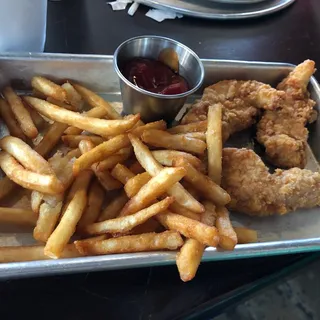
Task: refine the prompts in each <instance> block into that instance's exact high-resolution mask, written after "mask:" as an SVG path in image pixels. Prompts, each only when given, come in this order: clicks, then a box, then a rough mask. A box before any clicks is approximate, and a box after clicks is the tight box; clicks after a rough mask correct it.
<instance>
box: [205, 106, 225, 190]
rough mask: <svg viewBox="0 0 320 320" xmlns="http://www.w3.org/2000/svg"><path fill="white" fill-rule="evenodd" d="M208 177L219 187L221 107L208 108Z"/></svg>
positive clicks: (220, 168) (220, 169)
mask: <svg viewBox="0 0 320 320" xmlns="http://www.w3.org/2000/svg"><path fill="white" fill-rule="evenodd" d="M207 149H208V176H209V177H210V178H211V179H212V181H214V182H215V183H216V184H218V185H220V182H221V171H222V105H221V103H218V104H215V105H213V106H209V109H208V129H207Z"/></svg>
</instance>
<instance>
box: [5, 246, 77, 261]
mask: <svg viewBox="0 0 320 320" xmlns="http://www.w3.org/2000/svg"><path fill="white" fill-rule="evenodd" d="M43 250H44V246H24V247H20V246H19V247H18V246H17V247H0V263H8V262H22V261H36V260H48V259H49V258H48V257H47V256H46V255H45V254H44V252H43ZM80 256H81V254H80V253H79V251H78V250H77V249H76V247H75V245H74V244H68V245H67V246H66V247H65V248H64V250H63V252H62V253H61V256H60V258H62V259H66V258H76V257H80Z"/></svg>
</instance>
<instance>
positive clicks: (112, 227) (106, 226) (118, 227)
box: [83, 197, 174, 235]
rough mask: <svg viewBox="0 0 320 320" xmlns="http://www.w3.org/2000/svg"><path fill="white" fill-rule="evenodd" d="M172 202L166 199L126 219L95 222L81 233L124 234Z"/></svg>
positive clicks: (170, 198) (168, 198) (170, 199)
mask: <svg viewBox="0 0 320 320" xmlns="http://www.w3.org/2000/svg"><path fill="white" fill-rule="evenodd" d="M173 201H174V199H173V198H172V197H166V198H165V199H164V200H161V201H159V202H157V203H155V204H153V205H151V206H150V207H148V208H145V209H142V210H141V211H138V212H135V213H134V214H132V215H130V216H126V217H119V218H115V219H109V220H105V221H102V222H97V223H94V224H90V225H88V226H86V227H84V229H83V232H84V233H86V234H89V235H100V234H104V233H118V232H121V233H125V232H128V231H130V230H131V229H133V228H134V227H136V226H137V225H140V224H142V223H144V222H146V221H147V220H148V219H150V218H151V217H153V216H155V215H156V214H158V213H159V212H162V211H164V210H166V209H167V208H168V207H169V205H170V204H171V203H172V202H173Z"/></svg>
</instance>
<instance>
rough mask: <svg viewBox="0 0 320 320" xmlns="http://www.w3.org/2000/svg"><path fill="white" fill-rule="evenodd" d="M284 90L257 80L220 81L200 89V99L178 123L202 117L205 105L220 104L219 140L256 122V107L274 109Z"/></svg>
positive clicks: (257, 112)
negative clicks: (220, 125) (220, 128)
mask: <svg viewBox="0 0 320 320" xmlns="http://www.w3.org/2000/svg"><path fill="white" fill-rule="evenodd" d="M284 98H285V93H284V92H283V91H279V90H276V89H274V88H272V87H270V86H269V85H267V84H264V83H261V82H258V81H251V80H250V81H237V80H225V81H220V82H218V83H216V84H214V85H212V86H209V87H207V88H206V89H205V90H204V93H203V96H202V98H201V100H200V101H198V102H196V103H195V104H194V105H193V106H192V108H191V110H190V111H189V112H188V113H187V114H186V115H185V116H184V117H183V119H182V121H181V123H182V124H187V123H191V122H196V121H201V120H205V119H206V118H207V113H208V106H209V105H213V104H216V103H218V102H220V103H222V105H223V109H222V133H223V140H224V141H226V140H227V139H228V138H229V136H230V135H231V134H233V133H235V132H238V131H242V130H244V129H246V128H249V127H250V126H251V125H252V124H253V123H255V122H256V118H257V116H258V115H259V114H260V109H266V110H274V109H275V108H277V107H280V106H281V105H282V103H283V101H284Z"/></svg>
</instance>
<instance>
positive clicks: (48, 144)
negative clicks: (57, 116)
mask: <svg viewBox="0 0 320 320" xmlns="http://www.w3.org/2000/svg"><path fill="white" fill-rule="evenodd" d="M67 127H68V125H66V124H64V123H60V122H54V123H53V124H52V125H51V126H50V128H49V130H48V131H47V132H46V134H45V135H44V137H43V139H42V140H41V141H40V143H39V144H38V145H37V146H36V147H35V148H34V150H35V151H36V152H38V153H39V154H40V155H42V156H43V157H46V156H47V155H48V154H49V153H50V152H51V151H52V149H53V148H54V147H55V146H56V145H57V144H58V142H59V140H60V138H61V136H62V135H63V132H64V130H66V128H67Z"/></svg>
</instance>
